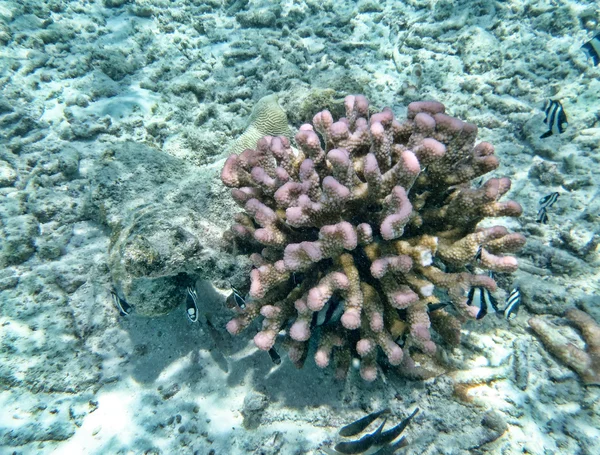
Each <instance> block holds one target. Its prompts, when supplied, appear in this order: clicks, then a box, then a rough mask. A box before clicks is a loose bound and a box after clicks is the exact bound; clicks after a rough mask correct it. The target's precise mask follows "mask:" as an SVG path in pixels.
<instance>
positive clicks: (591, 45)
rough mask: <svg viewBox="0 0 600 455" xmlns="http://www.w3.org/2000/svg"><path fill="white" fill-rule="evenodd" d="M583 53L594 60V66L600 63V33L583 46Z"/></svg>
mask: <svg viewBox="0 0 600 455" xmlns="http://www.w3.org/2000/svg"><path fill="white" fill-rule="evenodd" d="M581 49H583V52H585V54H586V55H587V56H588V57H589V58H591V59H592V62H593V63H594V66H596V65H598V63H599V62H600V33H598V34H597V35H596V36H594V37H593V38H592V39H591V40H589V41H588V42H587V43H585V44H584V45H583V46H581Z"/></svg>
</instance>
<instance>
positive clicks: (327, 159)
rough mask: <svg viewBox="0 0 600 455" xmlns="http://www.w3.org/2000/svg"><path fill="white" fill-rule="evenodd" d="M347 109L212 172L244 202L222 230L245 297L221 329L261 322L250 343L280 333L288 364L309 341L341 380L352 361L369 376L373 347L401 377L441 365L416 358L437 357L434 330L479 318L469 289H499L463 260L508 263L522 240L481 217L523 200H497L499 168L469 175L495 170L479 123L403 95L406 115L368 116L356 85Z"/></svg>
mask: <svg viewBox="0 0 600 455" xmlns="http://www.w3.org/2000/svg"><path fill="white" fill-rule="evenodd" d="M345 108H346V116H345V117H343V118H341V119H339V120H338V121H334V119H333V117H332V115H331V114H330V113H329V112H328V111H322V112H319V113H318V114H316V115H315V117H314V118H313V121H312V124H305V125H302V126H301V127H300V128H299V131H298V133H297V134H296V137H295V139H296V144H297V146H298V150H297V151H296V150H294V149H292V145H291V143H290V141H289V140H288V139H287V138H286V137H283V136H278V137H271V136H266V137H263V138H261V139H260V140H259V141H258V143H257V144H256V148H255V149H246V150H244V151H243V152H242V153H240V154H239V155H236V154H233V155H231V156H229V157H228V158H227V160H226V162H225V165H224V167H223V170H222V172H221V179H222V181H223V183H224V184H225V185H226V186H228V187H230V188H231V195H232V197H233V199H234V200H235V201H236V202H237V204H238V205H239V206H240V207H241V208H242V210H243V211H242V212H240V213H238V214H236V216H235V223H234V224H233V225H232V227H231V229H230V230H229V231H228V232H226V234H225V235H226V238H227V240H228V242H230V243H233V242H236V243H239V246H242V245H243V246H244V247H245V248H246V250H250V251H253V253H252V254H251V255H250V259H251V261H252V263H253V265H254V268H253V270H252V271H251V273H250V281H251V285H250V292H249V294H250V297H251V299H250V301H248V300H246V306H245V308H240V307H236V308H233V311H234V312H235V314H236V315H235V317H234V318H233V319H232V320H231V321H230V322H229V323H228V324H227V330H228V331H229V332H230V333H231V334H234V335H236V334H239V333H241V332H242V331H243V330H244V329H245V328H246V327H248V326H249V325H250V323H251V322H252V321H253V320H254V319H256V318H261V319H262V326H261V329H260V330H259V332H258V333H256V335H255V336H254V342H255V344H256V346H257V347H258V348H259V349H262V350H264V351H269V350H270V349H271V348H272V347H273V346H274V344H275V341H276V339H277V338H278V336H279V333H280V332H282V331H284V332H285V337H286V340H285V342H284V344H285V345H286V346H287V347H288V357H289V358H290V360H292V362H293V363H294V364H295V365H296V366H298V367H301V366H302V364H303V362H304V361H305V358H306V357H307V353H308V346H309V340H310V339H311V338H313V337H314V338H317V339H318V343H317V350H316V352H315V353H314V360H315V362H316V363H317V365H318V366H319V367H321V368H325V367H327V366H328V365H329V364H330V363H331V362H332V361H333V362H334V363H335V365H336V375H338V376H340V377H342V376H343V375H344V374H345V372H346V371H347V369H348V367H349V365H350V364H351V363H352V362H351V359H352V357H359V358H360V374H361V376H362V377H363V378H364V379H365V380H368V381H372V380H374V379H375V378H376V377H377V374H378V373H377V368H378V366H377V365H378V355H379V354H378V353H379V351H381V352H382V353H383V354H384V355H385V358H386V359H387V363H388V364H390V365H391V366H393V367H397V368H398V371H399V372H401V373H402V374H405V375H407V376H409V377H426V376H428V375H432V374H433V373H431V371H438V370H439V367H436V368H433V370H428V369H427V368H425V367H423V361H422V360H421V358H422V356H426V357H427V358H428V359H430V361H431V362H432V365H433V366H435V365H434V364H435V352H436V350H437V346H436V344H435V343H434V341H433V340H432V336H431V331H432V330H436V331H437V332H438V333H439V334H440V336H441V337H442V338H443V339H445V340H446V341H447V342H449V343H456V341H457V339H458V337H459V336H460V322H459V320H462V319H464V318H473V319H475V318H476V317H477V316H478V315H479V314H480V308H478V307H476V306H474V305H470V304H469V293H470V291H471V290H472V289H479V290H485V292H486V293H488V292H494V291H495V289H496V282H495V280H494V279H493V278H492V277H490V276H489V275H488V274H487V273H485V274H476V273H471V272H469V271H468V270H467V266H468V265H469V264H470V263H471V262H472V261H473V258H475V257H477V259H476V261H477V266H478V267H479V268H480V269H484V270H491V271H495V272H502V273H510V272H514V271H515V270H516V269H517V260H516V259H515V258H514V257H513V256H511V255H509V254H507V253H512V252H515V251H517V250H519V249H520V248H521V247H522V246H523V244H524V242H525V239H524V237H523V236H522V235H520V234H515V233H510V232H509V231H508V230H507V229H506V228H504V227H502V226H492V227H486V228H479V227H478V224H479V222H480V221H482V220H483V219H485V218H490V217H503V216H512V217H516V216H520V215H521V212H522V209H521V206H520V205H519V204H517V203H516V202H514V201H501V198H502V196H503V195H504V194H506V193H507V192H508V190H509V189H510V185H511V182H510V179H508V178H490V179H488V180H487V181H485V182H483V183H482V184H481V185H479V186H473V185H472V182H476V181H478V180H480V179H481V178H482V176H484V175H485V174H487V173H488V172H490V171H493V170H494V169H496V168H497V167H498V165H499V163H498V159H497V158H496V157H495V156H494V148H493V146H492V145H491V144H489V143H487V142H481V143H479V144H476V143H475V140H476V136H477V127H476V126H475V125H473V124H470V123H466V122H463V121H461V120H459V119H457V118H454V117H451V116H449V115H446V114H445V107H444V105H442V104H441V103H438V102H434V101H425V102H415V103H411V104H410V105H409V106H408V113H407V118H406V119H404V120H400V119H397V118H396V117H395V116H394V114H393V112H392V111H391V109H389V108H384V109H383V110H382V111H381V112H378V113H375V114H372V115H370V111H369V102H368V100H367V99H366V98H365V97H364V96H360V95H356V96H348V97H346V99H345ZM434 260H435V261H434ZM298 277H301V279H298ZM434 291H435V292H436V295H435V296H434ZM481 292H483V291H481ZM486 295H487V294H486ZM438 297H441V298H443V301H448V302H450V303H451V305H449V306H447V307H446V308H442V307H441V306H437V303H439V301H440V300H439V298H438ZM332 302H337V303H336V304H335V305H333V307H332ZM431 308H435V311H432V310H431ZM330 311H331V313H330ZM315 321H316V322H315ZM319 321H322V322H324V324H319V323H318V322H319ZM415 355H417V356H418V357H419V359H420V360H419V362H415V360H414V356H415ZM417 365H420V366H417Z"/></svg>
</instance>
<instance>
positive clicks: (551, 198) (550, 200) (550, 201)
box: [539, 191, 560, 209]
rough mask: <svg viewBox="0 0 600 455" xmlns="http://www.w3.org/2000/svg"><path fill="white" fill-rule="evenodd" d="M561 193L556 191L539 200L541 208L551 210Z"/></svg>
mask: <svg viewBox="0 0 600 455" xmlns="http://www.w3.org/2000/svg"><path fill="white" fill-rule="evenodd" d="M559 196H560V193H559V192H558V191H555V192H554V193H550V194H549V195H548V196H544V197H543V198H541V199H540V200H539V204H540V207H541V208H543V209H549V208H550V207H552V206H553V205H554V203H555V202H556V201H557V200H558V197H559Z"/></svg>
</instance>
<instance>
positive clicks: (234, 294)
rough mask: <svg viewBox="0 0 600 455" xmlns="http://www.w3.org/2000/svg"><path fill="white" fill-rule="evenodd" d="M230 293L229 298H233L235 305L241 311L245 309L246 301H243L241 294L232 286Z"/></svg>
mask: <svg viewBox="0 0 600 455" xmlns="http://www.w3.org/2000/svg"><path fill="white" fill-rule="evenodd" d="M231 292H232V294H231V296H232V297H233V301H234V302H235V303H236V305H237V306H239V307H240V308H241V309H242V310H243V309H244V308H246V299H244V297H243V296H242V294H241V292H240V291H238V290H237V289H236V288H234V287H233V286H231Z"/></svg>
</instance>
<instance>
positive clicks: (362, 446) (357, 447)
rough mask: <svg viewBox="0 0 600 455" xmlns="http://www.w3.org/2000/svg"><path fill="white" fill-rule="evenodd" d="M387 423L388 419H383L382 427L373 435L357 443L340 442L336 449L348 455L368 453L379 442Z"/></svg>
mask: <svg viewBox="0 0 600 455" xmlns="http://www.w3.org/2000/svg"><path fill="white" fill-rule="evenodd" d="M386 422H387V418H386V419H383V422H382V423H381V425H379V427H377V430H375V431H374V432H373V433H369V434H367V435H365V436H363V437H362V438H360V439H357V440H356V441H348V442H339V443H337V444H336V445H335V447H334V449H335V450H337V451H338V452H340V453H343V454H346V455H349V454H355V453H363V452H366V451H367V450H369V449H370V448H371V447H372V446H373V445H374V444H375V443H376V442H377V440H378V439H379V437H380V435H381V432H382V431H383V427H384V425H385V423H386Z"/></svg>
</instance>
